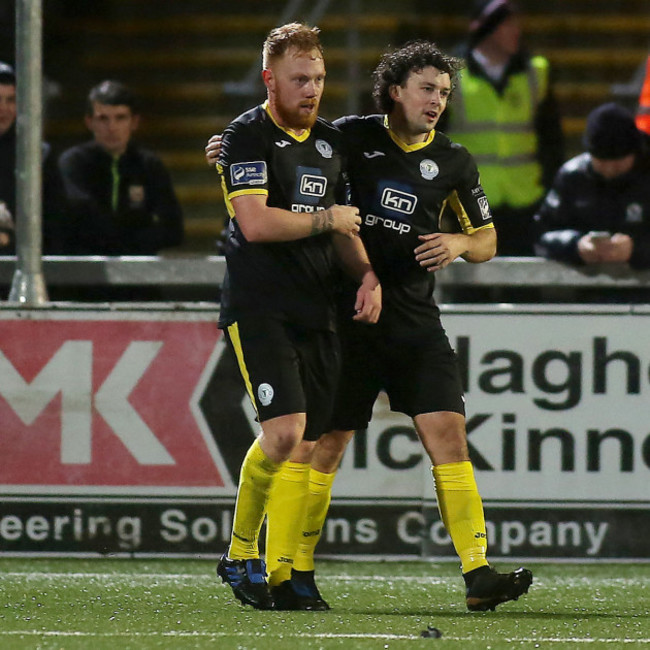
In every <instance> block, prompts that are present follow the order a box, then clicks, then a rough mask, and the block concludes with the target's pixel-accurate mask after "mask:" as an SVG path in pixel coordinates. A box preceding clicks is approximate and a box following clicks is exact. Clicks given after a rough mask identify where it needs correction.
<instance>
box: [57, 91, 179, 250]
mask: <svg viewBox="0 0 650 650" xmlns="http://www.w3.org/2000/svg"><path fill="white" fill-rule="evenodd" d="M85 121H86V126H87V127H88V129H89V130H90V131H91V132H92V134H93V136H94V139H93V140H92V141H90V142H86V143H84V144H80V145H77V146H75V147H72V148H71V149H68V150H67V151H65V152H64V153H63V154H62V156H61V158H60V159H59V169H60V171H61V175H62V177H63V181H64V183H65V188H66V193H67V197H68V202H69V204H70V210H71V213H72V215H71V219H70V222H69V224H68V229H67V230H68V232H67V248H68V251H67V252H68V253H70V254H78V255H155V254H157V253H158V252H159V251H160V250H161V249H164V248H168V247H171V246H177V245H179V244H180V243H181V242H182V239H183V216H182V212H181V208H180V206H179V203H178V200H177V199H176V195H175V193H174V189H173V187H172V182H171V178H170V176H169V173H168V171H167V169H166V168H165V167H164V165H163V163H162V162H161V160H160V159H159V158H158V157H157V156H156V155H155V154H153V153H152V152H150V151H148V150H146V149H143V148H142V147H140V146H138V145H137V144H136V143H135V142H134V141H133V139H132V136H133V133H134V132H135V130H136V129H137V128H138V124H139V112H138V109H137V105H136V100H135V97H134V95H133V94H132V93H131V92H130V90H129V89H127V88H126V87H125V86H124V85H122V84H121V83H119V82H116V81H103V82H102V83H100V84H99V85H98V86H95V87H94V88H93V89H92V90H91V91H90V94H89V95H88V103H87V110H86V117H85Z"/></svg>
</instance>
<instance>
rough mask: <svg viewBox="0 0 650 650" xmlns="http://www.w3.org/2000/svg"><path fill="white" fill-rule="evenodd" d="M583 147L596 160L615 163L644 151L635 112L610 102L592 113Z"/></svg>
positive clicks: (588, 120) (589, 116)
mask: <svg viewBox="0 0 650 650" xmlns="http://www.w3.org/2000/svg"><path fill="white" fill-rule="evenodd" d="M583 144H584V146H585V149H587V151H588V152H589V153H590V154H591V155H592V156H594V158H602V159H603V160H616V159H617V158H624V157H625V156H629V155H630V154H632V153H635V152H637V151H638V150H639V149H640V148H641V132H640V131H639V129H637V128H636V124H635V123H634V116H633V115H632V113H630V112H629V111H628V110H627V109H625V108H623V107H622V106H619V105H618V104H615V103H613V102H610V103H608V104H603V105H602V106H599V107H598V108H595V109H594V110H593V111H591V113H589V115H588V117H587V127H586V128H585V133H584V137H583Z"/></svg>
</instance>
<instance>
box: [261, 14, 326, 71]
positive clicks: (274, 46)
mask: <svg viewBox="0 0 650 650" xmlns="http://www.w3.org/2000/svg"><path fill="white" fill-rule="evenodd" d="M319 34H320V29H318V27H309V26H308V25H304V24H302V23H289V24H287V25H282V26H281V27H275V28H274V29H272V30H271V31H270V32H269V35H268V36H267V37H266V40H265V41H264V45H263V47H262V69H263V70H268V68H269V65H270V64H271V62H272V61H273V60H274V59H277V58H279V57H281V56H282V55H283V54H284V53H285V52H286V51H287V50H288V49H290V48H295V49H296V50H298V51H299V52H311V51H312V50H314V49H316V50H318V51H319V52H320V55H321V57H322V56H323V46H322V45H321V42H320V37H319V36H318V35H319Z"/></svg>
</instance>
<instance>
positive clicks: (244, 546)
mask: <svg viewBox="0 0 650 650" xmlns="http://www.w3.org/2000/svg"><path fill="white" fill-rule="evenodd" d="M281 467H282V463H275V462H273V461H272V460H271V459H270V458H269V457H268V456H267V455H266V454H265V453H264V452H263V451H262V448H261V447H260V443H259V441H258V440H255V442H254V443H253V444H252V445H251V447H250V449H249V450H248V453H247V454H246V458H244V462H243V463H242V466H241V472H240V475H239V488H238V490H237V503H236V504H235V516H234V521H233V526H232V536H231V538H230V549H229V551H228V557H230V558H231V559H233V560H248V559H251V558H256V557H259V548H258V546H257V539H258V536H259V534H260V528H261V527H262V522H263V521H264V512H265V510H266V503H267V501H268V499H269V493H270V492H271V486H272V484H273V478H274V477H275V476H276V474H277V473H278V471H279V470H280V468H281Z"/></svg>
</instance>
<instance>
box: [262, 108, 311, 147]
mask: <svg viewBox="0 0 650 650" xmlns="http://www.w3.org/2000/svg"><path fill="white" fill-rule="evenodd" d="M262 108H263V109H264V110H265V111H266V112H267V114H268V116H269V117H270V118H271V120H272V121H273V124H275V126H277V127H278V129H281V130H282V131H284V132H285V133H286V134H287V135H288V136H291V137H292V138H293V139H294V140H297V141H298V142H304V141H305V140H306V139H307V138H308V137H309V136H310V135H311V129H305V130H304V131H303V132H302V133H301V134H300V135H298V134H297V133H294V132H293V131H291V130H290V129H286V128H285V127H283V126H280V125H279V124H278V123H277V122H276V121H275V118H274V117H273V113H271V107H270V106H269V100H268V99H267V100H266V101H265V102H264V103H263V104H262Z"/></svg>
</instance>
